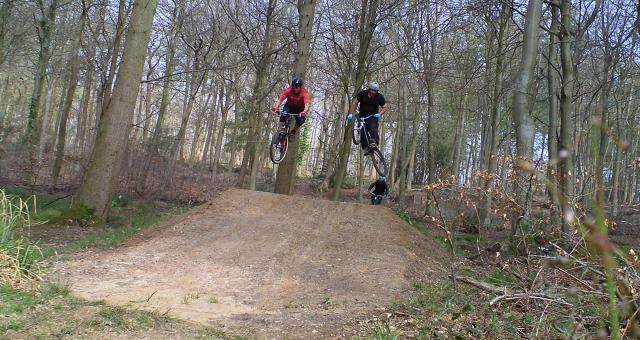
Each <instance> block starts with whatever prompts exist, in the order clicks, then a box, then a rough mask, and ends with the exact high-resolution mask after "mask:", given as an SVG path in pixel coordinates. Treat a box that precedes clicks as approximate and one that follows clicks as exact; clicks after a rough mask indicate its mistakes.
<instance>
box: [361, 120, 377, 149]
mask: <svg viewBox="0 0 640 340" xmlns="http://www.w3.org/2000/svg"><path fill="white" fill-rule="evenodd" d="M365 122H366V125H367V131H369V138H370V142H371V144H375V145H376V146H378V144H380V137H379V136H378V125H379V124H378V120H377V119H375V118H370V119H367V120H366V121H365Z"/></svg>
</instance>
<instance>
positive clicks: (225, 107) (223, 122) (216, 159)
mask: <svg viewBox="0 0 640 340" xmlns="http://www.w3.org/2000/svg"><path fill="white" fill-rule="evenodd" d="M224 84H225V81H224V80H223V85H222V89H221V90H220V93H221V94H222V92H224V102H223V101H222V99H223V98H222V96H221V97H220V104H219V105H220V107H221V111H222V113H221V117H220V124H219V130H218V132H217V134H216V142H215V144H214V147H213V159H212V169H211V181H212V182H214V181H215V179H216V176H217V174H218V167H219V166H220V154H221V153H222V140H223V138H224V132H225V129H226V127H227V116H228V115H229V111H230V110H231V105H232V103H231V95H232V92H231V88H227V89H225V85H224Z"/></svg>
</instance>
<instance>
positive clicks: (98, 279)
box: [58, 190, 448, 338]
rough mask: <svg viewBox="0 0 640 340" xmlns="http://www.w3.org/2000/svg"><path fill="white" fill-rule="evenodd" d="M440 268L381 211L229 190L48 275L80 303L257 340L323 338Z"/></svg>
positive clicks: (434, 253)
mask: <svg viewBox="0 0 640 340" xmlns="http://www.w3.org/2000/svg"><path fill="white" fill-rule="evenodd" d="M447 258H448V256H447V255H446V252H445V251H444V250H443V249H442V248H441V247H440V246H439V245H437V244H435V243H434V242H433V241H431V240H430V239H428V238H426V237H424V236H423V235H421V234H420V233H419V232H418V231H417V230H415V229H414V228H412V227H411V226H409V225H408V224H406V223H405V222H404V221H402V220H401V219H399V218H398V217H397V216H396V215H395V214H394V213H393V212H392V211H391V210H389V209H387V208H383V207H380V206H375V207H374V206H368V205H361V204H354V203H339V202H330V201H323V200H313V199H306V198H301V197H296V196H283V195H276V194H271V193H264V192H255V191H245V190H229V191H226V192H224V193H223V194H221V195H220V196H219V197H218V198H217V199H215V200H214V201H211V202H209V203H206V204H204V205H202V206H200V207H198V208H196V209H194V210H192V211H190V212H188V213H186V214H184V215H181V216H177V217H175V218H173V219H172V220H170V221H168V222H166V223H164V224H162V225H159V226H157V227H154V228H150V229H147V230H145V231H144V232H143V233H142V234H140V235H138V236H137V237H135V238H134V239H132V240H130V241H128V242H127V243H126V244H124V245H123V246H121V247H119V248H118V249H114V250H109V251H102V252H97V253H96V252H89V253H84V254H81V255H79V256H78V257H77V258H75V259H73V260H72V261H69V262H66V263H64V264H62V265H61V268H59V271H58V272H59V273H60V274H61V275H62V276H63V278H64V279H65V280H67V281H68V282H69V284H70V286H71V289H72V292H73V293H74V294H76V295H78V296H81V297H83V298H87V299H91V300H106V301H107V302H108V303H111V304H117V305H130V306H132V307H134V308H142V309H147V310H156V311H159V312H161V313H168V314H169V315H171V316H174V317H178V318H182V319H187V320H191V321H195V322H201V323H205V324H209V325H212V326H216V327H223V328H229V329H238V327H240V328H244V329H249V330H250V331H251V332H252V334H253V335H255V336H258V337H268V338H282V337H285V336H286V337H288V338H310V337H313V338H327V337H333V338H335V337H349V336H351V335H353V333H350V332H353V327H352V326H353V325H355V324H356V321H358V320H361V319H363V318H366V317H367V316H368V315H370V314H371V313H373V312H375V310H376V309H377V308H380V307H384V306H386V305H388V304H389V303H390V302H392V301H393V300H396V299H399V298H402V297H403V296H404V295H405V294H406V293H408V292H409V291H411V289H412V286H413V284H414V283H415V282H417V281H431V280H433V279H434V278H438V277H441V276H442V273H443V269H442V268H443V266H444V265H443V262H444V261H446V259H447Z"/></svg>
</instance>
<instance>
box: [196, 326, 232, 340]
mask: <svg viewBox="0 0 640 340" xmlns="http://www.w3.org/2000/svg"><path fill="white" fill-rule="evenodd" d="M194 338H195V339H199V340H215V339H228V338H229V336H228V335H227V333H225V332H224V331H221V330H219V329H215V328H208V327H207V328H202V329H200V330H198V332H197V333H196V334H195V336H194ZM234 339H241V338H240V337H234Z"/></svg>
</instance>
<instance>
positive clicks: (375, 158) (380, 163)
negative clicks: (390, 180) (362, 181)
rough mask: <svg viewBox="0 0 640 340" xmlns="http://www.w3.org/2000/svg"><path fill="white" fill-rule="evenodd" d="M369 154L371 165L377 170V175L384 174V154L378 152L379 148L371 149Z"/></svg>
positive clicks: (385, 164)
mask: <svg viewBox="0 0 640 340" xmlns="http://www.w3.org/2000/svg"><path fill="white" fill-rule="evenodd" d="M370 156H371V162H372V163H373V167H374V168H376V172H378V175H380V176H386V175H387V163H386V162H385V161H384V156H383V155H382V152H380V150H378V149H377V148H376V149H375V150H373V152H372V153H371V155H370Z"/></svg>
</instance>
